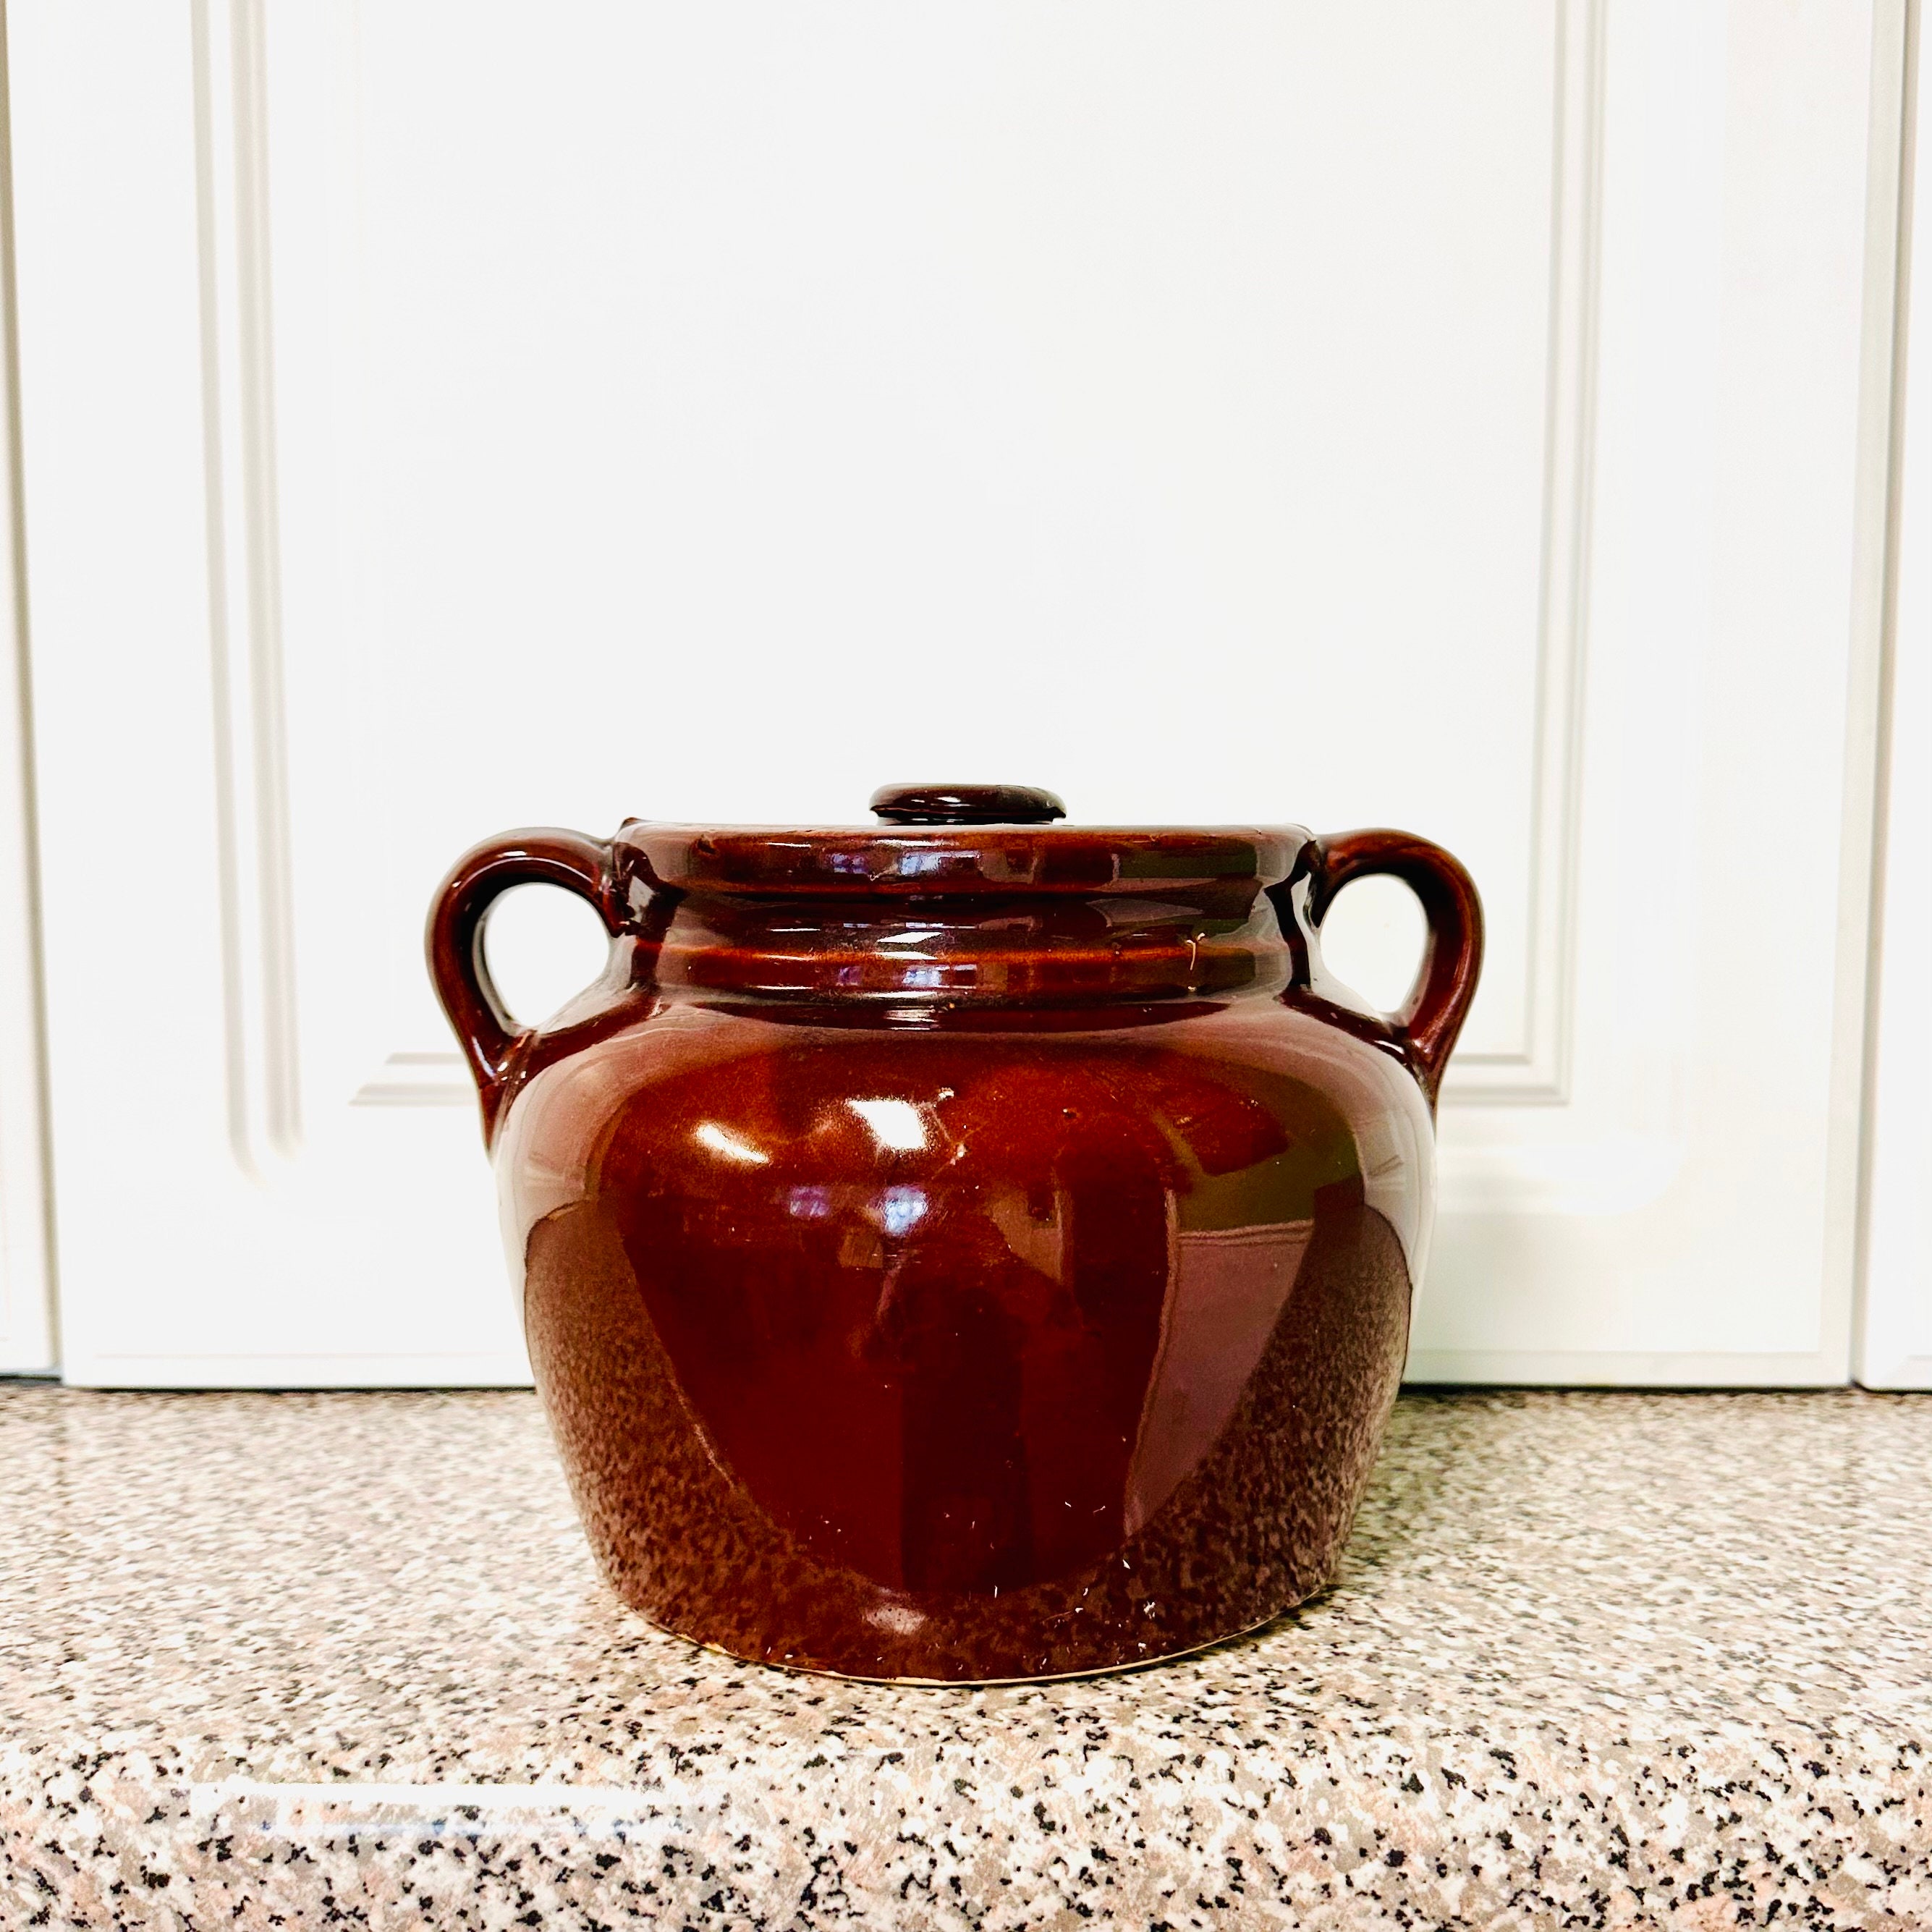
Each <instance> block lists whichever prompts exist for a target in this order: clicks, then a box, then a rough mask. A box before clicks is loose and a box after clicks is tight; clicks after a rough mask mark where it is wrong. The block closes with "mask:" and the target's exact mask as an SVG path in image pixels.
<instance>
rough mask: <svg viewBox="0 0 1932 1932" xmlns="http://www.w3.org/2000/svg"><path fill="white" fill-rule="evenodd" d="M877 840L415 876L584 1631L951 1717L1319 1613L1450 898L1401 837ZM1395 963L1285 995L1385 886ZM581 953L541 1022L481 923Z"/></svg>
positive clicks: (1309, 981) (1051, 817)
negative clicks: (536, 932)
mask: <svg viewBox="0 0 1932 1932" xmlns="http://www.w3.org/2000/svg"><path fill="white" fill-rule="evenodd" d="M873 810H874V813H875V814H877V817H878V819H879V820H880V823H878V824H877V825H875V826H860V827H856V828H853V827H840V828H836V829H808V830H790V829H746V828H740V827H735V826H734V827H728V828H721V829H703V828H700V827H697V826H680V825H658V824H651V823H643V822H640V821H633V822H631V823H628V824H626V825H625V826H623V827H622V829H620V830H619V832H618V833H617V835H616V837H615V838H612V839H610V840H609V841H601V840H598V839H595V838H586V837H584V836H583V835H580V834H579V833H577V832H563V831H528V832H512V833H511V834H509V835H506V836H505V837H503V838H496V839H492V840H490V841H487V843H485V844H481V845H479V846H478V847H476V848H475V850H473V851H472V852H470V853H469V854H468V855H467V856H465V857H464V858H463V859H462V860H461V862H460V863H459V864H458V865H457V867H456V868H455V871H453V872H452V873H451V874H450V875H449V878H448V879H447V880H446V881H445V883H444V884H443V887H442V889H441V891H440V893H439V895H438V896H437V901H436V904H435V905H434V908H433V910H432V912H431V918H430V924H429V956H430V964H431V972H432V973H433V974H434V978H435V981H436V986H437V993H438V995H440V998H441V1000H442V1002H443V1007H444V1009H445V1010H446V1012H447V1013H448V1014H449V1019H450V1022H451V1024H452V1025H453V1026H454V1027H455V1030H456V1033H457V1036H458V1039H459V1040H460V1041H461V1043H462V1045H463V1050H464V1052H465V1055H466V1058H467V1059H468V1062H469V1067H470V1070H471V1072H472V1073H473V1075H474V1076H475V1080H476V1084H477V1087H478V1090H479V1091H480V1093H481V1097H482V1106H483V1129H484V1138H485V1140H486V1142H487V1143H488V1144H489V1145H490V1147H491V1148H492V1150H493V1153H494V1156H495V1160H496V1168H497V1172H498V1175H499V1181H500V1190H501V1196H502V1216H503V1226H504V1229H505V1235H506V1237H507V1240H508V1247H509V1253H510V1259H511V1268H512V1270H513V1271H514V1272H515V1273H516V1274H517V1275H518V1276H520V1279H521V1282H522V1292H523V1321H524V1328H525V1332H526V1335H527V1337H528V1338H529V1352H530V1360H531V1363H532V1366H533V1367H534V1369H535V1374H536V1380H537V1386H538V1389H539V1390H540V1391H541V1394H542V1398H543V1401H544V1406H545V1408H546V1409H547V1412H548V1414H549V1416H550V1424H551V1427H552V1428H553V1430H554V1431H555V1433H556V1441H557V1444H558V1446H559V1449H560V1451H562V1459H563V1463H564V1466H565V1470H566V1471H567V1472H568V1477H569V1481H570V1484H571V1489H572V1490H573V1492H574V1495H575V1497H576V1499H577V1507H578V1508H579V1510H580V1512H581V1513H582V1516H583V1523H584V1526H585V1529H586V1531H587V1532H588V1533H589V1539H590V1541H591V1544H592V1547H594V1548H595V1551H596V1553H597V1556H598V1559H599V1560H600V1561H601V1563H602V1565H603V1567H604V1572H605V1574H606V1575H607V1577H609V1579H610V1582H611V1583H612V1584H613V1586H614V1587H615V1588H616V1590H617V1592H619V1595H622V1597H623V1598H625V1600H626V1601H628V1602H629V1603H630V1604H632V1605H634V1607H636V1608H637V1610H640V1611H641V1612H642V1613H643V1614H644V1615H645V1616H646V1617H648V1618H649V1619H651V1621H652V1622H654V1623H656V1624H658V1625H661V1626H663V1627H664V1628H665V1629H667V1630H670V1631H679V1632H681V1633H682V1634H683V1635H685V1636H686V1637H691V1638H694V1639H695V1640H697V1641H698V1642H700V1643H705V1644H709V1645H712V1646H715V1647H716V1648H717V1649H721V1650H724V1651H726V1652H730V1654H731V1655H733V1656H736V1657H740V1658H748V1659H754V1660H757V1661H763V1662H766V1663H772V1664H785V1665H789V1666H791V1667H794V1668H801V1669H805V1670H826V1671H835V1672H838V1673H844V1674H847V1675H850V1676H859V1677H871V1678H895V1679H928V1680H940V1681H944V1682H974V1681H980V1682H984V1681H987V1680H991V1679H1015V1678H1034V1677H1047V1676H1059V1675H1062V1674H1067V1673H1076V1672H1082V1671H1094V1670H1109V1669H1112V1668H1115V1667H1119V1666H1122V1665H1129V1664H1142V1663H1146V1662H1149V1661H1152V1660H1154V1659H1155V1658H1161V1657H1166V1656H1172V1655H1175V1653H1177V1652H1181V1651H1186V1650H1190V1649H1194V1648H1196V1647H1197V1646H1200V1645H1202V1644H1205V1643H1211V1642H1213V1641H1214V1640H1216V1639H1217V1638H1221V1637H1228V1636H1230V1635H1232V1634H1234V1633H1235V1632H1237V1631H1241V1630H1244V1629H1246V1628H1249V1627H1250V1626H1252V1625H1256V1624H1259V1623H1262V1622H1265V1621H1266V1620H1268V1619H1270V1618H1271V1617H1273V1616H1276V1615H1277V1614H1278V1613H1280V1611H1282V1610H1286V1608H1287V1607H1289V1605H1291V1604H1295V1603H1297V1602H1299V1601H1301V1599H1302V1598H1305V1597H1307V1595H1309V1594H1310V1592H1313V1591H1314V1590H1316V1589H1319V1587H1320V1586H1322V1584H1323V1583H1325V1581H1326V1580H1328V1577H1329V1576H1330V1574H1331V1569H1332V1567H1333V1565H1334V1562H1335V1559H1336V1556H1337V1551H1338V1550H1339V1549H1340V1545H1341V1543H1342V1540H1343V1538H1344V1537H1345V1536H1346V1534H1347V1532H1348V1529H1349V1523H1350V1522H1351V1520H1352V1517H1353V1516H1354V1514H1355V1508H1356V1505H1357V1504H1358V1502H1359V1501H1360V1499H1361V1494H1362V1490H1363V1487H1364V1484H1365V1483H1366V1482H1367V1478H1368V1475H1369V1471H1370V1465H1371V1463H1373V1460H1374V1458H1375V1455H1376V1448H1377V1445H1378V1442H1379V1439H1380V1436H1381V1433H1382V1428H1383V1426H1384V1424H1385V1422H1386V1421H1387V1419H1388V1412H1389V1408H1390V1405H1391V1403H1392V1401H1393V1400H1394V1396H1395V1391H1396V1385H1397V1378H1398V1376H1399V1375H1400V1371H1401V1368H1402V1363H1403V1352H1404V1349H1405V1347H1406V1342H1407V1338H1408V1333H1409V1299H1410V1291H1411V1289H1412V1286H1413V1284H1414V1283H1415V1281H1416V1280H1417V1279H1418V1277H1419V1276H1420V1274H1421V1269H1422V1265H1423V1257H1424V1250H1425V1247H1426V1245H1427V1239H1428V1232H1429V1226H1430V1217H1431V1215H1432V1213H1433V1192H1434V1184H1435V1183H1434V1154H1433V1122H1432V1116H1433V1109H1434V1104H1435V1098H1436V1088H1437V1085H1438V1083H1439V1082H1440V1080H1441V1079H1442V1070H1443V1064H1444V1062H1445V1061H1446V1060H1447V1059H1448V1055H1449V1051H1450V1049H1451V1046H1452V1045H1453V1044H1454V1041H1455V1038H1456V1035H1457V1030H1458V1029H1459V1028H1460V1027H1461V1025H1462V1023H1463V1016H1464V1014H1465V1013H1466V1011H1467V1010H1468V1007H1469V1000H1470V997H1471V995H1472V993H1473V992H1474V991H1475V984H1476V975H1477V971H1478V965H1479V963H1480V960H1481V950H1482V938H1481V931H1482V926H1481V910H1480V907H1479V906H1478V901H1477V898H1476V894H1475V889H1474V888H1473V887H1472V885H1471V883H1470V881H1469V876H1468V874H1466V873H1465V872H1464V871H1463V868H1462V867H1461V866H1460V865H1458V864H1457V862H1456V861H1455V860H1454V859H1451V857H1449V856H1448V854H1447V853H1445V852H1443V851H1442V850H1439V848H1438V847H1436V846H1433V845H1431V844H1427V842H1426V841H1424V840H1422V839H1420V838H1411V837H1409V836H1407V835H1406V834H1403V833H1400V832H1350V833H1347V834H1346V835H1343V836H1340V837H1337V838H1316V837H1313V836H1312V835H1310V834H1309V833H1308V832H1304V831H1302V830H1300V829H1297V828H1295V827H1292V826H1274V827H1268V828H1257V827H1250V826H1235V827H1225V826H1223V827H1214V828H1211V829H1151V828H1145V827H1138V826H1137V827H1133V828H1124V827H1087V826H1065V825H1061V824H1058V823H1055V820H1059V819H1061V817H1063V816H1064V813H1063V811H1062V808H1061V805H1060V802H1059V801H1058V799H1055V797H1054V796H1052V793H1048V792H1043V791H1039V790H1033V789H1031V788H1028V787H1019V786H1004V785H1001V786H994V785H979V786H976V785H922V786H916V785H901V786H893V787H886V789H885V790H883V791H881V792H880V793H879V794H878V795H877V796H876V797H875V798H874V800H873ZM1377 872H1383V873H1389V874H1394V876H1395V877H1397V878H1400V879H1401V880H1404V881H1406V883H1408V884H1409V886H1412V888H1413V889H1415V892H1416V894H1417V895H1418V897H1419V898H1420V899H1421V902H1422V905H1423V907H1424V910H1425V912H1426V913H1427V916H1428V924H1429V941H1428V946H1427V952H1426V954H1425V956H1424V960H1423V963H1422V966H1421V971H1420V973H1419V974H1418V978H1417V981H1416V984H1415V990H1414V992H1413V993H1412V995H1411V997H1410V998H1409V1001H1408V1002H1407V1004H1406V1005H1405V1007H1403V1010H1402V1011H1401V1012H1400V1013H1397V1014H1395V1015H1393V1016H1385V1015H1383V1014H1381V1013H1376V1012H1375V1011H1373V1010H1370V1008H1369V1007H1367V1006H1366V1005H1365V1004H1364V1003H1363V1001H1361V999H1360V998H1358V996H1357V995H1355V994H1353V993H1352V992H1349V990H1348V989H1346V988H1345V987H1343V986H1340V985H1338V984H1337V983H1336V982H1335V981H1334V980H1333V979H1332V978H1331V977H1330V976H1329V975H1328V974H1326V973H1325V971H1324V970H1323V968H1322V958H1321V950H1320V945H1319V935H1320V932H1321V928H1322V916H1323V914H1324V913H1325V911H1326V910H1327V909H1328V906H1329V904H1330V903H1331V900H1332V899H1333V898H1334V895H1335V893H1336V892H1337V890H1339V889H1340V887H1341V886H1343V885H1344V884H1346V883H1347V882H1348V881H1349V880H1352V879H1356V878H1360V877H1364V875H1366V874H1370V873H1377ZM532 881H541V882H547V883H550V884H553V885H558V886H565V887H566V888H568V889H569V890H571V891H572V892H578V893H580V894H581V895H583V897H584V898H586V899H588V900H589V901H590V903H591V904H592V905H594V906H595V907H596V908H597V910H598V913H599V914H600V915H601V916H602V919H603V920H604V925H605V926H607V928H608V929H609V931H610V965H609V969H608V971H607V972H606V974H604V977H603V979H602V980H601V981H599V982H598V984H597V985H596V986H595V987H593V988H592V989H590V990H589V992H586V993H585V994H583V995H582V996H581V997H580V998H578V999H577V1000H576V1001H574V1002H573V1003H572V1004H571V1005H570V1006H569V1007H566V1008H565V1010H563V1011H562V1013H559V1015H557V1016H556V1017H555V1018H554V1019H552V1020H551V1021H550V1022H549V1023H548V1024H547V1025H545V1026H544V1027H543V1028H541V1029H540V1030H538V1029H529V1028H520V1027H518V1026H517V1025H516V1024H515V1023H514V1022H513V1021H512V1020H511V1018H510V1016H508V1013H506V1012H505V1010H504V1008H503V1005H502V1001H500V1000H499V998H498V997H497V995H496V992H495V989H493V987H492V986H491V985H490V977H489V974H488V972H487V970H486V968H485V966H484V959H483V952H482V944H481V941H482V928H483V922H484V916H485V915H486V914H487V911H488V910H489V907H490V903H491V901H493V900H494V899H495V898H496V896H497V895H498V894H499V893H500V892H503V891H505V889H507V888H508V887H510V886H517V885H523V884H526V883H529V882H532Z"/></svg>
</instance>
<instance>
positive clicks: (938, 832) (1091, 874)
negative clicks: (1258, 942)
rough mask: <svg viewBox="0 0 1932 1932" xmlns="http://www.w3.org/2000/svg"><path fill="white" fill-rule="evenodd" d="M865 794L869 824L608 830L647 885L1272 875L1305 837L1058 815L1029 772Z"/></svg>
mask: <svg viewBox="0 0 1932 1932" xmlns="http://www.w3.org/2000/svg"><path fill="white" fill-rule="evenodd" d="M871 808H872V811H874V814H876V815H877V817H878V818H879V819H880V820H881V821H882V822H881V823H880V824H878V825H871V826H866V825H859V826H803V827H790V826H694V825H658V824H653V823H649V821H647V820H641V819H634V820H631V822H630V823H628V824H627V825H625V826H624V827H623V829H622V831H621V832H619V834H618V835H617V840H616V844H617V846H618V847H619V850H620V851H621V852H622V853H623V854H624V855H625V857H626V858H627V859H628V861H629V862H630V864H631V865H632V866H634V868H635V870H636V872H637V875H638V876H639V877H640V879H641V880H642V882H643V883H646V884H647V885H649V886H652V888H656V887H660V886H670V887H672V888H673V889H677V890H680V891H685V892H727V893H741V892H742V893H747V894H756V895H763V894H767V893H769V894H784V895H792V894H797V893H802V894H812V895H816V894H819V893H834V892H842V893H855V894H856V893H872V892H887V893H893V894H898V895H907V896H912V895H920V896H924V895H941V894H954V893H959V894H968V893H971V894H986V893H1000V894H1005V893H1026V892H1083V893H1084V892H1142V893H1145V892H1160V891H1166V892H1184V891H1186V890H1187V889H1189V888H1190V887H1194V888H1200V887H1213V886H1232V885H1235V884H1236V883H1238V882H1240V881H1251V882H1252V887H1259V886H1271V885H1276V884H1278V883H1280V881H1281V880H1284V879H1286V877H1288V875H1289V870H1290V868H1291V867H1292V865H1293V864H1294V862H1295V857H1296V855H1297V854H1298V853H1299V852H1300V850H1301V847H1303V846H1304V844H1307V840H1308V834H1307V832H1304V831H1303V830H1302V829H1301V828H1300V827H1298V826H1139V825H1131V826H1080V825H1067V824H1064V823H1060V822H1059V821H1061V820H1064V818H1065V817H1066V815H1067V808H1066V806H1065V805H1063V804H1062V803H1061V801H1060V800H1059V799H1058V798H1057V797H1056V796H1055V795H1054V794H1053V793H1052V792H1050V791H1045V790H1041V789H1040V787H1037V786H1034V785H991V784H891V785H883V786H881V787H880V789H879V790H877V791H876V792H874V793H873V794H872V800H871ZM1252 887H1251V889H1252Z"/></svg>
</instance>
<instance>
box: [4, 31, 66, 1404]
mask: <svg viewBox="0 0 1932 1932" xmlns="http://www.w3.org/2000/svg"><path fill="white" fill-rule="evenodd" d="M4 40H5V14H4V12H0V1374H7V1375H40V1374H45V1373H47V1372H48V1371H49V1370H52V1368H54V1367H55V1366H56V1359H57V1357H58V1325H57V1323H56V1321H55V1272H54V1246H53V1239H52V1199H51V1195H50V1191H49V1190H50V1182H51V1180H52V1175H51V1173H50V1172H49V1166H48V1162H47V1157H46V1144H47V1135H46V1126H47V1118H46V1046H45V1031H44V1028H43V1006H44V1002H43V988H42V982H41V963H40V878H39V862H38V835H37V826H36V824H35V817H34V730H33V721H34V701H33V676H32V667H31V664H30V662H29V661H28V652H27V625H28V607H27V585H26V568H25V562H26V558H25V532H24V530H23V525H22V520H21V496H20V359H19V353H18V344H17V335H16V329H15V318H16V314H17V305H16V302H15V291H14V278H13V173H12V169H11V166H10V156H11V154H12V151H13V140H12V134H11V130H10V126H9V121H10V113H9V100H10V86H11V80H10V74H9V72H8V68H7V58H6V49H5V44H4Z"/></svg>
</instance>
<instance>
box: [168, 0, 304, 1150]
mask: <svg viewBox="0 0 1932 1932" xmlns="http://www.w3.org/2000/svg"><path fill="white" fill-rule="evenodd" d="M192 18H193V59H194V154H195V202H196V231H197V241H198V251H197V254H198V266H199V278H200V279H199V287H200V296H201V376H202V412H203V422H204V431H203V434H204V442H205V455H204V460H205V471H206V487H207V495H208V511H207V518H206V531H207V547H208V648H209V652H210V656H211V663H212V682H213V687H214V765H215V779H216V793H217V820H216V823H217V841H218V847H219V851H220V880H221V965H222V984H223V999H224V1004H223V1052H224V1055H225V1061H226V1066H225V1074H226V1098H227V1106H228V1118H229V1139H230V1142H231V1143H232V1145H233V1149H234V1154H235V1159H236V1163H237V1164H238V1165H239V1166H240V1167H241V1169H242V1171H243V1172H245V1174H248V1175H250V1176H251V1178H260V1177H261V1175H263V1173H264V1172H266V1170H268V1169H269V1168H270V1167H272V1166H273V1165H274V1164H275V1163H277V1162H278V1161H287V1160H293V1159H295V1158H296V1157H297V1156H298V1155H299V1152H300V1150H301V1145H302V1103H301V1079H300V1073H299V1061H300V1045H299V1040H298V1037H297V1024H298V1010H297V1007H296V941H295V914H294V904H295V882H294V880H293V877H292V874H291V866H290V823H289V815H290V803H289V785H288V724H287V712H286V706H285V703H284V682H285V679H284V667H283V662H282V626H281V528H280V516H279V511H278V502H277V495H278V491H277V477H276V457H275V347H274V333H275V311H274V299H273V292H272V285H271V281H270V277H269V259H270V246H269V127H268V121H269V107H268V96H267V75H266V62H265V60H264V58H263V36H264V34H265V32H266V23H265V21H264V20H263V10H262V5H261V0H193V7H192Z"/></svg>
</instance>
